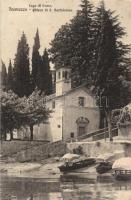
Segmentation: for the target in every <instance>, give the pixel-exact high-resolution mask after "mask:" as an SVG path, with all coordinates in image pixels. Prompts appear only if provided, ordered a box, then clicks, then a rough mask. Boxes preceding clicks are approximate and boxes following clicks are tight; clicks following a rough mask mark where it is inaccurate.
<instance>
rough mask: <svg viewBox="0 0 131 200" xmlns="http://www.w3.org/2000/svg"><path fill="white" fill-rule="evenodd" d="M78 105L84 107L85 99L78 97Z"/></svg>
mask: <svg viewBox="0 0 131 200" xmlns="http://www.w3.org/2000/svg"><path fill="white" fill-rule="evenodd" d="M78 103H79V106H81V107H84V105H85V98H84V97H79V101H78Z"/></svg>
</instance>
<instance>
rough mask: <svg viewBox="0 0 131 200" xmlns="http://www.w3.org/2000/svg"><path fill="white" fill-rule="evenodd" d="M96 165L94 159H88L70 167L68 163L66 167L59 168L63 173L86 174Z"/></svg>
mask: <svg viewBox="0 0 131 200" xmlns="http://www.w3.org/2000/svg"><path fill="white" fill-rule="evenodd" d="M95 163H96V161H95V160H94V159H88V160H85V161H82V162H77V163H73V164H72V165H70V164H69V163H66V165H61V166H59V167H58V168H59V170H60V171H61V172H62V173H72V172H74V173H78V172H80V173H82V172H84V171H85V170H86V169H87V168H88V167H90V166H92V165H94V164H95Z"/></svg>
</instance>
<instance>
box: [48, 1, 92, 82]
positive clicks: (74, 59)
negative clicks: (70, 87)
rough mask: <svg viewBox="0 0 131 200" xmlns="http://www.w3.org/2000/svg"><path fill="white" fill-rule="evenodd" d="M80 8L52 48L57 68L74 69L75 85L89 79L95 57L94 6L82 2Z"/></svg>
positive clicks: (60, 30) (57, 35)
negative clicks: (93, 57) (89, 71)
mask: <svg viewBox="0 0 131 200" xmlns="http://www.w3.org/2000/svg"><path fill="white" fill-rule="evenodd" d="M80 6H81V10H78V12H77V14H76V16H75V17H74V18H73V19H72V20H71V22H70V23H68V24H65V25H63V26H62V27H61V28H60V29H59V31H58V32H57V33H56V34H55V38H54V40H53V41H52V42H51V48H50V54H51V57H52V61H53V62H54V64H55V67H56V68H61V67H63V66H67V67H71V68H72V78H73V80H74V81H73V82H75V83H74V84H75V85H77V84H80V83H82V82H83V81H85V80H86V79H87V78H88V73H87V72H88V70H90V68H91V66H92V56H93V45H92V44H93V26H92V25H93V21H92V17H93V11H92V4H91V3H90V2H89V1H88V0H82V3H81V5H80ZM76 80H77V81H76ZM78 80H79V81H78Z"/></svg>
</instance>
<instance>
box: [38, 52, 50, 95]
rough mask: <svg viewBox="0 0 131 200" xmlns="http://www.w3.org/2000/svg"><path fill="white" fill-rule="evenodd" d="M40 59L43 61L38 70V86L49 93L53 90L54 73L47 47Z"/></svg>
mask: <svg viewBox="0 0 131 200" xmlns="http://www.w3.org/2000/svg"><path fill="white" fill-rule="evenodd" d="M40 61H41V62H40V65H39V68H38V72H37V86H38V89H39V90H41V91H42V92H44V93H45V94H46V95H49V94H51V92H52V75H51V71H50V65H49V58H48V53H47V50H46V49H45V50H44V53H43V56H42V57H41V60H40Z"/></svg>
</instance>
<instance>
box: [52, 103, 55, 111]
mask: <svg viewBox="0 0 131 200" xmlns="http://www.w3.org/2000/svg"><path fill="white" fill-rule="evenodd" d="M54 108H55V101H52V109H54Z"/></svg>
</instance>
